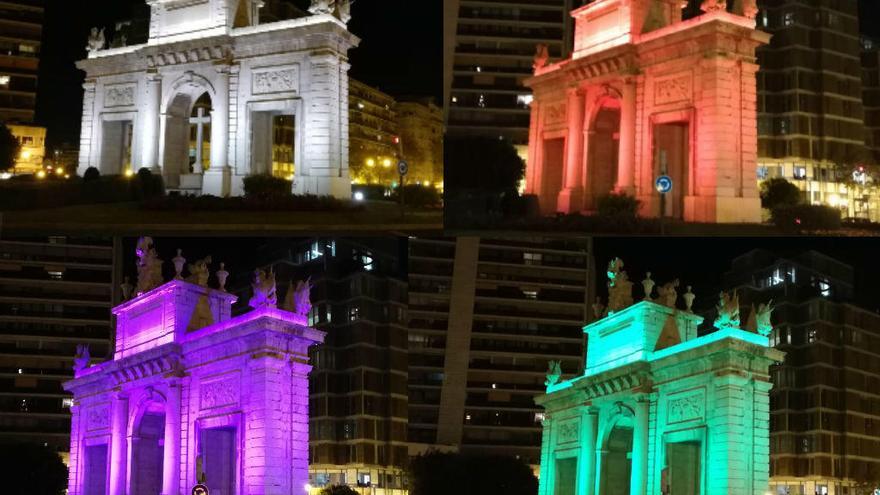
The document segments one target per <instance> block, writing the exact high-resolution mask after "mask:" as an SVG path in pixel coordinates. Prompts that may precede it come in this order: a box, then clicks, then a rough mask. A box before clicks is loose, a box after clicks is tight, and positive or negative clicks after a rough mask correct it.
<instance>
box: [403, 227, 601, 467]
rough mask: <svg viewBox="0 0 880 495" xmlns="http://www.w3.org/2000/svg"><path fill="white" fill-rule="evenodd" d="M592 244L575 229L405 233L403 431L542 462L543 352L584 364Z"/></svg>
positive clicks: (418, 441) (423, 440)
mask: <svg viewBox="0 0 880 495" xmlns="http://www.w3.org/2000/svg"><path fill="white" fill-rule="evenodd" d="M591 259H592V253H591V249H590V245H589V241H587V240H579V239H574V238H572V239H540V238H536V239H530V238H519V239H501V238H499V239H487V238H475V237H459V238H455V239H429V238H416V239H411V240H410V244H409V360H410V365H409V411H410V412H409V438H410V440H411V441H412V442H413V451H414V452H416V453H417V452H419V451H423V450H424V449H426V448H430V447H437V448H447V447H448V448H452V449H458V450H460V451H462V452H470V453H487V454H503V455H511V456H516V457H518V458H520V459H521V460H523V461H524V462H527V463H529V464H532V465H536V464H538V463H539V454H540V447H541V420H542V415H541V409H540V408H539V407H537V406H536V405H535V403H534V397H535V395H537V394H539V393H542V392H543V391H544V389H545V385H544V381H545V379H546V373H547V368H548V363H549V362H550V361H553V360H558V361H561V363H562V371H563V372H564V373H565V374H566V375H571V374H575V373H578V372H580V371H581V369H582V366H583V356H584V335H583V331H582V329H583V326H584V325H585V324H586V323H587V321H588V319H591V318H590V316H588V315H589V313H588V309H587V308H588V304H587V301H589V300H591V297H590V295H589V294H590V293H591V288H592V284H591V282H590V281H591V278H592V277H593V270H592V261H591Z"/></svg>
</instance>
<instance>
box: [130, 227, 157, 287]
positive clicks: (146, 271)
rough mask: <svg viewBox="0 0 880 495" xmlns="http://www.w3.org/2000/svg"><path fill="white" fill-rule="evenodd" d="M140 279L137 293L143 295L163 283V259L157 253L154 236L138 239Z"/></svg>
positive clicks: (136, 251)
mask: <svg viewBox="0 0 880 495" xmlns="http://www.w3.org/2000/svg"><path fill="white" fill-rule="evenodd" d="M135 253H136V254H137V257H138V260H137V271H138V281H137V289H136V292H135V293H136V294H137V295H141V294H143V293H145V292H149V291H150V290H152V289H155V288H156V287H159V286H160V285H162V260H160V259H159V256H158V255H156V248H155V246H154V244H153V238H152V237H141V238H140V239H138V243H137V248H136V249H135Z"/></svg>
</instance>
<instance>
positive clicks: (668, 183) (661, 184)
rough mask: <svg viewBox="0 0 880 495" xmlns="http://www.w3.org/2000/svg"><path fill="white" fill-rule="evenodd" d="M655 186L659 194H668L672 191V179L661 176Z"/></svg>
mask: <svg viewBox="0 0 880 495" xmlns="http://www.w3.org/2000/svg"><path fill="white" fill-rule="evenodd" d="M655 185H656V186H657V192H659V193H660V194H666V193H668V192H669V191H671V190H672V178H671V177H669V176H668V175H661V176H660V177H657V181H656V182H655Z"/></svg>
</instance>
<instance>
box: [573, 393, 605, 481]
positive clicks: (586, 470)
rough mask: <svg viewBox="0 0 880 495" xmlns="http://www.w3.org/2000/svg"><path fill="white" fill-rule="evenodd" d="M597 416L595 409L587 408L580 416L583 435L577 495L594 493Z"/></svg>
mask: <svg viewBox="0 0 880 495" xmlns="http://www.w3.org/2000/svg"><path fill="white" fill-rule="evenodd" d="M598 420H599V416H598V413H597V412H596V411H592V410H587V411H586V413H585V414H584V415H583V416H582V417H581V421H583V422H584V423H583V424H584V426H583V430H582V431H583V436H582V437H581V452H580V457H581V461H580V464H579V467H580V473H578V489H577V491H576V492H575V493H577V495H593V494H594V493H596V492H595V491H594V490H595V488H596V431H597V429H598Z"/></svg>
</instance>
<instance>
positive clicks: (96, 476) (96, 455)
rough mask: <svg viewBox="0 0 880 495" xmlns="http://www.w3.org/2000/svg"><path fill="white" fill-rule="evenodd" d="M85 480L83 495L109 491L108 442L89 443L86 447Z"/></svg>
mask: <svg viewBox="0 0 880 495" xmlns="http://www.w3.org/2000/svg"><path fill="white" fill-rule="evenodd" d="M85 455H86V457H85V469H86V472H85V480H84V482H83V495H105V494H106V493H107V444H102V445H89V446H88V447H86V448H85Z"/></svg>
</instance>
